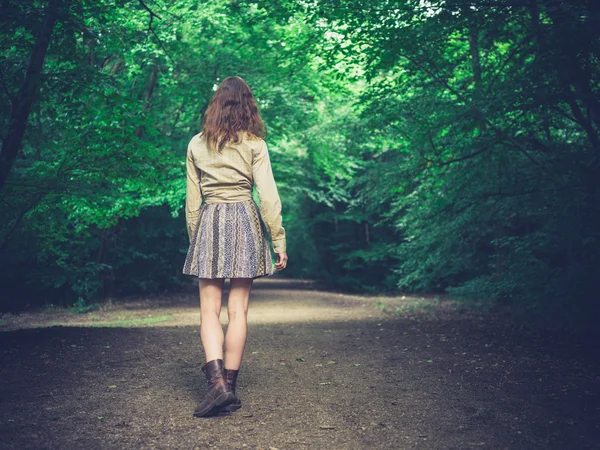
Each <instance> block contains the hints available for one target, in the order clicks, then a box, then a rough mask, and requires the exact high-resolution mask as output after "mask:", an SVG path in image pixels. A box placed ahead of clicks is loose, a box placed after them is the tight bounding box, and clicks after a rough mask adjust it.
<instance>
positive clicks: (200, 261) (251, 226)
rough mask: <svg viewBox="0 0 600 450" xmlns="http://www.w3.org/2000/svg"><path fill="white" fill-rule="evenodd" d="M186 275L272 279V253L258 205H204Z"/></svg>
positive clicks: (248, 201) (185, 271) (192, 244)
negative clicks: (268, 276) (266, 277)
mask: <svg viewBox="0 0 600 450" xmlns="http://www.w3.org/2000/svg"><path fill="white" fill-rule="evenodd" d="M183 273H184V274H185V275H194V276H196V277H198V278H258V277H262V276H265V275H271V274H272V273H273V263H272V259H271V250H270V247H269V242H268V240H267V233H266V228H265V225H264V223H263V221H262V219H261V217H260V213H259V211H258V208H257V206H256V203H254V201H253V200H245V201H241V202H235V203H211V204H207V203H204V204H203V205H202V206H201V207H200V213H199V215H198V222H197V226H196V230H195V231H194V234H193V235H192V240H191V243H190V247H189V250H188V253H187V257H186V259H185V264H184V266H183Z"/></svg>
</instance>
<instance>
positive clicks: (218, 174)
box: [185, 134, 285, 253]
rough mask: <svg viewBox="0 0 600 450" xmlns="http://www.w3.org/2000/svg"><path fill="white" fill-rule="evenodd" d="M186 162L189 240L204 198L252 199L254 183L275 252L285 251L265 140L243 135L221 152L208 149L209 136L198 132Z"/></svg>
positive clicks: (208, 200)
mask: <svg viewBox="0 0 600 450" xmlns="http://www.w3.org/2000/svg"><path fill="white" fill-rule="evenodd" d="M186 166H187V190H186V197H185V200H186V201H185V217H186V222H187V229H188V234H189V237H190V240H191V238H192V233H193V232H194V230H195V229H196V223H197V221H198V215H199V213H200V205H201V203H202V201H203V200H204V202H205V203H209V204H210V203H233V202H239V201H244V200H252V187H253V186H256V190H257V193H258V199H259V202H260V215H261V217H262V219H263V222H264V223H265V225H266V227H267V231H268V232H269V234H270V235H271V240H272V242H273V249H274V250H275V253H283V252H285V229H284V228H283V226H282V225H281V201H280V199H279V194H278V192H277V186H276V185H275V179H274V178H273V171H272V169H271V161H270V159H269V152H268V150H267V144H266V142H265V141H264V140H262V139H258V138H254V139H249V138H244V139H243V140H242V141H241V143H239V144H227V145H226V146H225V147H224V148H223V151H222V152H221V153H219V152H218V151H216V150H212V149H209V148H208V146H207V145H206V140H205V139H204V138H203V137H202V136H201V134H197V135H196V136H194V137H193V138H192V140H191V141H190V143H189V145H188V150H187V164H186Z"/></svg>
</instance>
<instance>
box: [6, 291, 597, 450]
mask: <svg viewBox="0 0 600 450" xmlns="http://www.w3.org/2000/svg"><path fill="white" fill-rule="evenodd" d="M390 301H391V300H390ZM381 302H383V303H385V300H381ZM136 305H137V306H136ZM381 305H382V303H379V306H380V307H379V308H374V307H373V301H372V300H369V299H367V298H366V297H353V296H346V295H340V294H335V293H329V292H321V291H316V290H313V289H311V287H310V285H303V284H302V283H295V284H292V283H290V282H287V281H285V280H259V281H258V282H257V283H256V285H255V288H254V289H253V294H252V300H251V307H250V311H251V312H250V321H251V322H252V323H251V326H250V336H249V340H248V345H247V347H246V356H245V360H244V364H243V367H242V371H241V373H240V378H239V394H240V397H241V399H242V402H243V407H242V409H241V410H239V411H238V412H236V413H234V414H231V415H224V416H218V417H213V418H208V419H198V418H194V417H192V411H193V409H194V407H195V402H196V400H197V399H199V398H200V396H201V394H202V392H203V390H204V386H205V382H204V380H203V377H202V374H201V372H200V367H201V366H202V363H203V357H202V354H201V351H200V346H199V333H198V329H197V322H198V320H199V313H198V308H197V293H196V290H191V291H190V293H189V294H186V295H182V296H181V297H176V298H175V297H174V298H171V299H169V298H165V299H160V300H159V301H153V302H147V303H146V304H145V308H146V310H145V311H143V314H145V315H143V314H142V313H141V312H140V311H142V310H143V308H142V305H141V303H135V302H129V303H123V304H120V305H116V306H115V307H114V308H113V309H112V310H111V311H105V312H97V313H96V315H93V316H92V318H91V319H90V320H92V321H95V323H96V324H97V325H101V324H102V323H103V322H102V320H105V319H106V317H105V316H103V314H115V316H114V317H120V319H118V320H126V319H124V317H126V316H127V315H136V314H137V316H136V317H138V316H139V317H142V316H143V317H147V316H148V311H153V317H165V316H166V313H165V311H171V312H170V313H168V317H169V319H168V320H166V319H165V320H163V321H157V323H155V324H154V325H153V326H145V327H137V328H124V327H117V326H115V324H116V325H118V323H119V322H113V323H112V325H113V327H110V328H107V327H87V326H86V327H84V326H73V325H76V324H77V323H78V322H77V321H76V320H75V319H73V320H70V321H69V320H67V319H66V317H72V316H74V315H73V314H70V313H69V314H67V313H64V317H63V316H61V313H60V312H54V313H40V314H39V317H38V321H37V322H36V321H35V320H34V319H35V317H34V316H35V315H29V316H27V315H25V316H21V317H16V318H14V320H13V321H11V320H8V319H5V322H4V324H3V326H4V329H5V330H6V329H10V327H11V326H12V327H13V328H14V327H15V323H17V322H19V321H21V322H19V323H20V326H24V325H23V323H24V321H27V320H28V321H29V322H30V323H34V322H35V323H38V324H39V323H47V321H48V320H50V319H48V317H47V316H48V315H50V316H52V314H54V318H53V319H52V321H51V323H68V324H69V325H71V326H67V327H65V326H60V327H50V328H30V329H20V330H12V331H4V332H2V333H0V340H1V343H0V355H1V366H0V437H1V438H0V446H1V447H2V448H13V449H95V448H103V449H105V448H110V449H112V448H125V449H129V448H174V449H175V448H176V449H192V448H199V449H203V448H217V449H241V448H249V449H256V448H263V449H269V448H276V449H304V448H310V449H379V448H381V449H403V448H419V449H470V448H474V449H480V448H491V449H505V448H506V449H537V448H543V449H549V448H556V449H561V450H562V449H567V448H568V449H578V448H582V449H583V448H590V449H591V448H600V428H599V427H600V401H599V399H600V363H599V361H598V358H597V355H598V351H597V350H598V348H597V347H596V346H595V344H594V343H593V342H590V341H589V340H585V339H583V338H582V337H581V336H575V335H569V334H566V333H558V332H553V333H549V332H545V333H540V332H539V331H535V330H533V329H523V328H519V327H516V326H515V325H514V324H511V322H509V321H507V320H506V319H503V318H501V317H497V316H493V315H490V314H474V313H467V314H460V313H456V312H452V311H442V310H438V311H437V312H436V313H432V312H431V311H429V313H427V314H409V315H406V314H405V315H398V314H390V313H385V312H383V311H381V309H383V308H381ZM397 305H398V303H396V306H397ZM407 311H410V308H409V309H407ZM81 316H82V315H76V317H77V320H79V321H81V320H83V319H82V318H81ZM57 317H58V318H57ZM60 317H63V318H62V319H61V318H60ZM114 317H113V318H112V319H111V320H113V321H114V320H116V319H114ZM44 321H46V322H44ZM188 322H190V323H188ZM107 323H108V322H107ZM124 323H126V322H124ZM139 323H140V324H144V323H146V322H143V321H141V322H139ZM147 323H148V324H150V323H151V322H147ZM11 324H12V325H11Z"/></svg>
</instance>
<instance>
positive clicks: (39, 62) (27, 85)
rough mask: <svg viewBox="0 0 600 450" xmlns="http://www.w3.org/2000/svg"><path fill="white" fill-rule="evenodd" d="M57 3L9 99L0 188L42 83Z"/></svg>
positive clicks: (50, 7) (53, 1) (48, 9)
mask: <svg viewBox="0 0 600 450" xmlns="http://www.w3.org/2000/svg"><path fill="white" fill-rule="evenodd" d="M60 4H61V0H49V2H48V6H47V7H46V14H45V16H44V21H43V22H42V27H41V30H40V34H39V35H38V37H37V40H36V42H35V44H34V46H33V49H32V51H31V58H30V60H29V67H28V68H27V72H26V73H25V79H24V80H23V85H22V86H21V89H19V91H18V92H17V94H16V95H15V96H14V97H13V98H12V99H11V112H10V118H9V121H8V132H7V134H6V137H5V138H4V140H3V141H2V150H0V189H2V187H3V186H4V184H5V182H6V179H7V178H8V175H9V173H10V171H11V169H12V166H13V163H14V162H15V158H16V157H17V154H18V153H19V149H20V148H21V142H22V141H23V135H24V134H25V126H26V125H27V120H28V119H29V112H30V111H31V105H32V104H33V101H34V99H35V96H36V93H37V92H38V89H39V87H40V84H41V75H42V67H43V66H44V59H45V57H46V51H47V50H48V45H49V44H50V38H51V36H52V30H53V29H54V25H55V24H56V19H57V18H58V11H59V7H60Z"/></svg>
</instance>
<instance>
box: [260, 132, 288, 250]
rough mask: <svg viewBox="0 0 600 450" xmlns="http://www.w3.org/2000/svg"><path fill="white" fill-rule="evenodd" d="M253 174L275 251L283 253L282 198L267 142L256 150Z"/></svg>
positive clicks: (262, 212)
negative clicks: (274, 175) (280, 197)
mask: <svg viewBox="0 0 600 450" xmlns="http://www.w3.org/2000/svg"><path fill="white" fill-rule="evenodd" d="M252 176H253V178H254V185H255V186H256V191H257V193H258V199H259V201H260V215H261V217H262V219H263V222H264V223H265V225H266V227H267V231H268V232H269V234H270V235H271V241H272V242H273V250H275V253H283V252H285V251H286V249H285V229H284V228H283V226H282V224H281V221H282V219H281V200H280V199H279V193H278V192H277V186H276V184H275V179H274V178H273V170H272V169H271V160H270V159H269V151H268V149H267V144H266V143H265V142H264V141H263V143H262V145H261V146H260V147H259V148H258V149H257V150H255V152H254V155H253V159H252Z"/></svg>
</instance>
